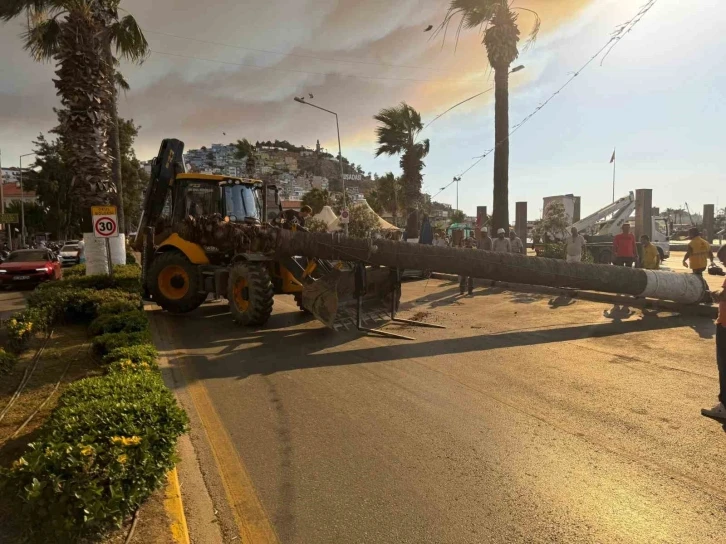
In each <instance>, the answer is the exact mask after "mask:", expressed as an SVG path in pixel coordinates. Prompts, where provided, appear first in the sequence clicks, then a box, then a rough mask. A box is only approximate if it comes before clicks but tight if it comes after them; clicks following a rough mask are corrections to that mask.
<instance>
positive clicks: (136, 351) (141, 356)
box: [103, 344, 159, 364]
mask: <svg viewBox="0 0 726 544" xmlns="http://www.w3.org/2000/svg"><path fill="white" fill-rule="evenodd" d="M158 357H159V352H158V351H156V347H155V346H154V345H153V344H139V345H138V346H125V347H121V348H116V349H112V350H111V351H109V352H108V353H107V354H106V355H105V356H104V358H103V362H104V363H105V364H111V363H114V362H116V361H124V360H130V361H132V362H134V363H141V362H144V361H145V362H152V363H153V362H155V361H156V359H157V358H158Z"/></svg>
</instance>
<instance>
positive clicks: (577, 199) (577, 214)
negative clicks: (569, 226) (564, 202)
mask: <svg viewBox="0 0 726 544" xmlns="http://www.w3.org/2000/svg"><path fill="white" fill-rule="evenodd" d="M581 201H582V199H581V198H580V197H579V196H576V197H575V210H574V211H573V212H572V222H573V223H577V222H578V221H579V220H580V219H581V217H580V204H581Z"/></svg>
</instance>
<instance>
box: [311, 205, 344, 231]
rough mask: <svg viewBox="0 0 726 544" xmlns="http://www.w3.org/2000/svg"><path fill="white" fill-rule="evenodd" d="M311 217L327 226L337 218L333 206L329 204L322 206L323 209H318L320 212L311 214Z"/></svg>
mask: <svg viewBox="0 0 726 544" xmlns="http://www.w3.org/2000/svg"><path fill="white" fill-rule="evenodd" d="M313 219H318V220H320V221H322V222H323V223H325V224H326V225H328V227H329V226H330V225H331V224H332V223H333V222H334V221H335V220H336V219H338V216H337V215H335V212H334V211H333V208H331V207H330V206H323V209H322V210H320V213H317V214H315V215H314V216H313Z"/></svg>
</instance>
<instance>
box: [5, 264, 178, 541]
mask: <svg viewBox="0 0 726 544" xmlns="http://www.w3.org/2000/svg"><path fill="white" fill-rule="evenodd" d="M74 268H75V267H74ZM72 270H73V269H72ZM116 270H117V271H118V272H117V274H116V275H115V276H114V278H113V279H108V278H107V277H93V276H91V277H87V276H81V275H80V274H78V275H75V274H73V275H71V276H70V278H69V277H66V279H64V280H62V281H59V282H53V283H52V284H48V285H49V286H48V287H46V286H44V287H43V288H42V289H38V290H36V292H34V293H33V294H32V295H31V296H30V298H29V301H28V303H29V309H28V310H26V311H25V312H22V313H21V314H20V315H18V316H16V318H15V321H14V330H15V331H17V332H16V333H15V334H16V336H17V337H18V338H21V337H22V339H21V340H19V342H20V343H22V341H24V340H25V339H27V337H29V336H30V335H32V334H33V333H34V332H37V331H40V330H44V329H48V328H49V327H51V326H53V325H54V324H56V323H59V322H63V321H65V322H71V323H88V322H89V321H91V323H90V325H89V332H90V333H91V334H93V335H98V336H95V338H94V339H93V346H94V348H95V350H96V352H97V353H98V354H100V355H103V363H104V365H105V366H106V370H107V373H106V374H105V375H104V376H101V377H95V378H86V379H83V380H80V381H78V382H76V383H74V384H72V385H71V386H69V387H68V388H67V389H66V391H65V392H64V393H63V394H62V395H61V397H60V398H59V400H58V405H57V407H56V408H55V410H54V411H53V413H52V414H51V416H50V417H49V419H48V420H46V422H45V423H43V425H42V426H41V428H40V430H39V434H38V436H37V438H36V439H35V440H34V442H33V443H31V444H29V446H28V450H27V452H26V453H25V454H24V455H23V456H22V457H21V458H20V459H18V460H17V461H15V463H13V465H12V467H11V468H9V469H2V470H0V488H1V492H3V493H6V494H8V495H11V496H13V497H17V499H18V500H17V501H16V504H17V506H18V507H19V509H20V514H21V516H22V519H23V520H24V521H25V522H26V526H27V527H28V528H29V530H30V531H33V532H36V536H40V537H42V538H43V539H44V540H43V541H45V542H77V541H78V540H79V539H81V538H82V537H83V536H85V535H97V534H100V533H101V532H103V531H104V530H106V529H107V528H109V527H113V526H119V525H121V523H122V522H123V521H124V519H126V518H127V517H128V516H129V515H130V514H131V513H133V511H134V510H135V509H136V508H138V507H139V505H140V504H141V503H142V502H143V501H144V500H145V499H146V498H148V496H149V495H150V494H151V493H152V492H153V491H154V490H156V489H158V488H159V487H160V486H161V485H162V483H163V482H164V479H165V477H166V473H167V471H168V470H169V469H171V468H172V467H173V465H174V462H175V448H176V440H177V438H178V437H179V436H180V435H181V434H182V433H184V432H185V430H186V428H187V424H188V423H187V418H186V414H185V413H184V412H183V410H182V409H181V408H179V406H178V405H177V403H176V401H175V399H174V397H173V395H172V394H171V392H170V391H169V390H168V389H167V388H166V387H165V386H164V383H163V381H162V379H161V375H160V373H159V371H158V365H157V362H156V361H157V357H158V353H157V351H156V348H155V347H154V345H153V344H152V343H151V333H150V330H149V324H148V319H147V318H146V314H145V313H144V312H143V311H140V309H141V308H142V303H141V298H140V296H139V293H140V290H141V289H140V279H139V269H138V267H135V266H126V267H117V268H116Z"/></svg>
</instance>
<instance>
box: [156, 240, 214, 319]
mask: <svg viewBox="0 0 726 544" xmlns="http://www.w3.org/2000/svg"><path fill="white" fill-rule="evenodd" d="M146 280H147V287H148V289H149V292H150V293H151V296H152V298H153V300H154V302H156V303H157V304H158V305H159V306H161V307H162V308H163V309H164V310H166V311H167V312H170V313H173V314H183V313H186V312H191V311H192V310H196V309H197V308H198V307H199V306H201V304H202V302H204V301H205V300H206V299H207V293H200V292H199V273H198V271H197V267H196V265H193V264H192V263H190V262H189V259H187V258H186V257H185V256H184V255H183V254H182V253H179V252H178V251H169V252H167V253H162V254H161V255H159V256H157V257H156V258H155V259H154V260H153V261H152V262H151V267H150V268H149V273H148V275H147V278H146Z"/></svg>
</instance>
